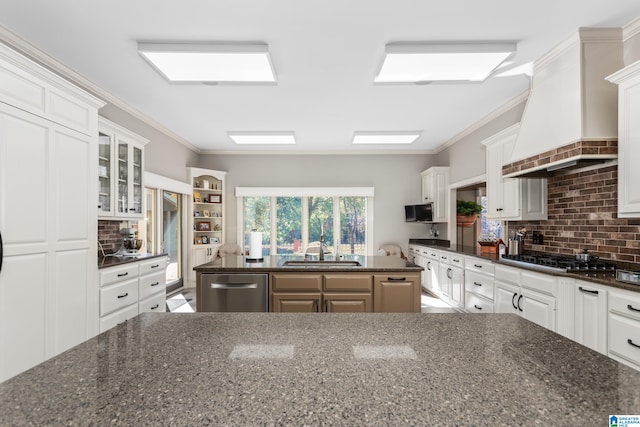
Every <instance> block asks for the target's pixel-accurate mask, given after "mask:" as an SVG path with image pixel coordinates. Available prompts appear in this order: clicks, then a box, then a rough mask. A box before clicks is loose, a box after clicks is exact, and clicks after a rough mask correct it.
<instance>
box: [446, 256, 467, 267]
mask: <svg viewBox="0 0 640 427" xmlns="http://www.w3.org/2000/svg"><path fill="white" fill-rule="evenodd" d="M449 263H450V264H451V265H455V266H456V267H463V268H464V256H462V255H458V254H449Z"/></svg>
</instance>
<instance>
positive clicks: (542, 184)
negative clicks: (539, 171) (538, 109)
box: [482, 125, 547, 220]
mask: <svg viewBox="0 0 640 427" xmlns="http://www.w3.org/2000/svg"><path fill="white" fill-rule="evenodd" d="M518 128H519V125H514V126H511V127H509V128H507V129H505V130H503V131H501V132H499V133H497V134H495V135H493V136H492V137H490V138H488V139H486V140H484V141H483V142H482V143H483V144H484V145H485V146H486V147H487V155H486V162H487V218H489V219H497V220H546V219H547V180H546V179H545V178H503V177H502V165H503V164H505V163H506V162H508V161H509V159H510V158H511V151H512V150H513V147H514V144H515V141H516V137H517V135H518Z"/></svg>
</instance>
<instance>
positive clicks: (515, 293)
mask: <svg viewBox="0 0 640 427" xmlns="http://www.w3.org/2000/svg"><path fill="white" fill-rule="evenodd" d="M494 286H495V298H494V301H495V312H496V313H514V314H517V315H519V316H522V317H524V318H525V319H528V320H530V321H532V322H534V323H537V324H538V325H540V326H544V327H545V328H547V329H550V330H552V331H555V330H556V295H557V288H558V283H557V279H556V278H555V277H554V276H551V275H548V274H543V273H536V272H532V271H528V270H523V269H519V268H516V267H508V266H504V265H496V266H495V283H494Z"/></svg>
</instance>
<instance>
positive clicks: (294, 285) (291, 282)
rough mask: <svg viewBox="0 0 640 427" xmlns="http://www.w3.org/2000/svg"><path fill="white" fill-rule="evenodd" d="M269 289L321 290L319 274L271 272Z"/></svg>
mask: <svg viewBox="0 0 640 427" xmlns="http://www.w3.org/2000/svg"><path fill="white" fill-rule="evenodd" d="M271 290H273V291H320V290H322V275H321V274H272V275H271Z"/></svg>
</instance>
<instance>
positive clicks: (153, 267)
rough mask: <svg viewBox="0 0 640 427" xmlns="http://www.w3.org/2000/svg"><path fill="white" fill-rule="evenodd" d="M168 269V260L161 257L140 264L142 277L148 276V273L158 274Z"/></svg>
mask: <svg viewBox="0 0 640 427" xmlns="http://www.w3.org/2000/svg"><path fill="white" fill-rule="evenodd" d="M166 268H167V258H166V257H160V258H154V259H150V260H149V261H144V262H141V263H140V275H141V276H142V275H144V274H148V273H157V272H158V271H160V270H162V271H164V270H165V269H166Z"/></svg>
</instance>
